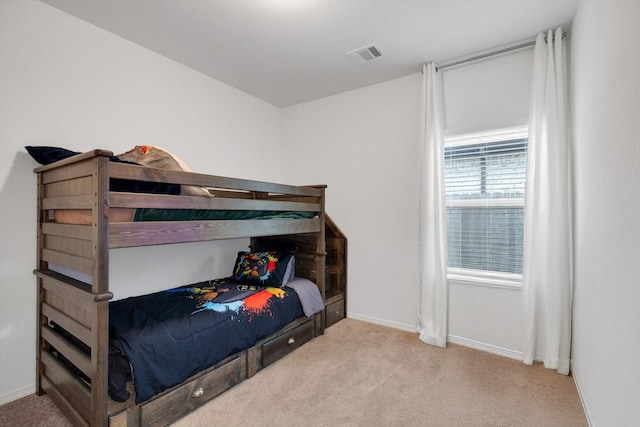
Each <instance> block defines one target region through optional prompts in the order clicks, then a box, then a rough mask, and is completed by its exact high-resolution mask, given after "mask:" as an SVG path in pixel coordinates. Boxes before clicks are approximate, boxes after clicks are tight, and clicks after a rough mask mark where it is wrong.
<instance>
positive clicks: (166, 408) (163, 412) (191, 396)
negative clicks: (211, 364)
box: [141, 352, 247, 426]
mask: <svg viewBox="0 0 640 427" xmlns="http://www.w3.org/2000/svg"><path fill="white" fill-rule="evenodd" d="M237 356H239V357H237ZM237 356H236V357H233V356H232V358H231V360H228V361H224V362H222V363H221V364H218V365H216V366H217V368H211V369H210V371H209V372H207V373H205V374H204V375H202V376H200V377H197V378H195V379H193V380H192V381H188V382H186V383H184V384H181V385H179V386H176V387H175V388H174V389H173V390H171V391H169V392H166V393H165V394H164V395H162V396H159V397H158V398H156V399H153V400H152V401H150V402H148V403H146V404H144V403H143V404H142V405H141V425H150V426H157V425H168V424H170V423H171V422H173V421H175V420H177V419H179V418H181V417H183V416H184V415H185V414H188V413H189V412H192V411H193V410H194V409H196V408H198V407H199V406H201V405H203V404H204V403H205V402H207V401H208V400H211V399H213V398H214V397H216V396H218V395H219V394H221V393H222V392H224V391H226V390H228V389H230V388H231V387H233V386H234V385H236V384H237V383H239V382H241V381H242V380H244V379H245V378H246V376H247V373H246V366H247V365H246V353H245V352H242V353H240V354H239V355H237Z"/></svg>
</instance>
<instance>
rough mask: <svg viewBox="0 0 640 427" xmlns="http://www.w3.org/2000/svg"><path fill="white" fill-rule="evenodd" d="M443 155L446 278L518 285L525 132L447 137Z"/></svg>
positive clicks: (520, 275)
mask: <svg viewBox="0 0 640 427" xmlns="http://www.w3.org/2000/svg"><path fill="white" fill-rule="evenodd" d="M444 156H445V162H444V163H445V207H446V223H447V247H448V262H449V276H450V278H454V279H458V280H471V281H477V282H483V283H491V284H496V285H507V286H512V285H518V284H519V283H520V281H521V278H522V249H523V237H524V187H525V178H526V166H527V131H526V129H516V130H505V131H496V132H492V133H482V134H474V135H465V136H458V137H448V138H446V139H445V154H444Z"/></svg>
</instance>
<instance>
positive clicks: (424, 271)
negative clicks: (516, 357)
mask: <svg viewBox="0 0 640 427" xmlns="http://www.w3.org/2000/svg"><path fill="white" fill-rule="evenodd" d="M441 74H442V73H438V72H437V71H436V66H435V64H433V63H430V64H425V65H424V66H423V69H422V123H421V140H420V167H421V170H420V234H419V236H418V237H419V248H420V250H419V278H418V288H419V290H418V295H419V298H418V329H419V332H420V340H421V341H423V342H425V343H427V344H432V345H436V346H439V347H445V346H446V344H447V306H448V288H447V237H446V230H445V210H444V136H443V128H444V124H443V122H444V120H443V106H442V83H441V81H442V79H441V76H440V75H441Z"/></svg>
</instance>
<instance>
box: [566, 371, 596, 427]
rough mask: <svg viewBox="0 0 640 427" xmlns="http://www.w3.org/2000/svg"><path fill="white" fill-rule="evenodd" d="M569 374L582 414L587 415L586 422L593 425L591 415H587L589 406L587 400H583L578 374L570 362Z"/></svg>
mask: <svg viewBox="0 0 640 427" xmlns="http://www.w3.org/2000/svg"><path fill="white" fill-rule="evenodd" d="M571 376H572V377H573V382H574V383H575V384H576V389H577V390H578V396H580V403H582V409H583V410H584V415H585V417H587V424H589V426H590V427H591V426H593V423H592V422H591V416H590V415H589V407H588V406H587V402H585V400H584V396H583V395H582V389H581V388H580V379H579V374H578V372H577V371H576V368H575V365H574V364H573V362H571Z"/></svg>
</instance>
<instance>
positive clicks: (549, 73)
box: [522, 28, 573, 375]
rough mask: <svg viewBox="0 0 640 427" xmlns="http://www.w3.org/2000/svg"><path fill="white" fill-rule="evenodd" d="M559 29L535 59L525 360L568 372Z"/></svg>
mask: <svg viewBox="0 0 640 427" xmlns="http://www.w3.org/2000/svg"><path fill="white" fill-rule="evenodd" d="M566 85H567V82H566V67H565V50H564V41H563V38H562V29H561V28H558V29H557V30H555V31H552V30H549V31H548V33H547V34H544V33H541V34H539V35H538V37H537V39H536V46H535V50H534V59H533V75H532V86H531V105H530V112H529V113H530V115H529V148H528V160H527V184H526V195H525V200H526V202H525V217H524V233H525V234H524V259H523V273H522V275H523V291H524V295H525V298H526V302H525V316H526V320H525V322H526V323H525V327H526V334H525V343H524V363H526V364H531V363H533V360H534V359H535V358H537V357H540V356H542V358H543V360H544V365H545V367H547V368H550V369H557V371H558V372H559V373H561V374H565V375H566V374H568V373H569V357H570V345H571V300H572V293H573V245H572V240H573V237H572V205H571V199H572V190H571V188H572V180H571V159H570V147H569V125H568V120H569V112H568V104H567V86H566Z"/></svg>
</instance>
